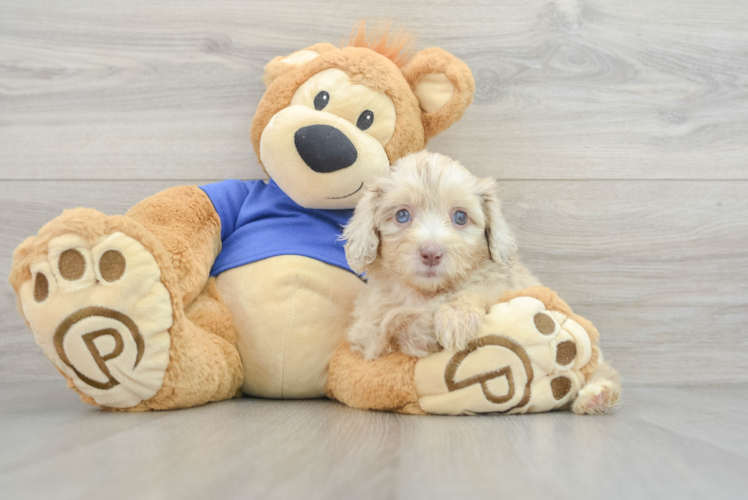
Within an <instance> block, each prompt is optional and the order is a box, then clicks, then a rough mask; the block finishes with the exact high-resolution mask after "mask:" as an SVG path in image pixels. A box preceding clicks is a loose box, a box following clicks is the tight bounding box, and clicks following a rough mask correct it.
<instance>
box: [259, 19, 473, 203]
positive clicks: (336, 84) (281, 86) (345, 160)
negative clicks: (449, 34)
mask: <svg viewBox="0 0 748 500" xmlns="http://www.w3.org/2000/svg"><path fill="white" fill-rule="evenodd" d="M407 44H408V39H407V36H403V35H397V36H395V37H392V36H389V35H388V31H387V30H385V31H383V32H382V33H380V34H378V35H376V36H374V37H367V35H366V31H365V26H364V24H363V23H361V25H360V27H359V28H358V31H354V34H353V35H352V36H351V41H350V43H349V45H348V46H346V47H345V48H336V47H335V46H333V45H331V44H329V43H320V44H316V45H313V46H311V47H308V48H306V49H304V50H299V51H297V52H294V53H293V54H291V55H289V56H286V57H276V58H275V59H273V60H272V61H271V62H270V63H268V65H267V66H266V67H265V75H264V77H263V81H264V82H265V85H267V91H266V92H265V94H264V95H263V97H262V99H261V100H260V103H259V105H258V107H257V113H256V114H255V117H254V120H253V121H252V128H251V138H252V144H253V145H254V148H255V152H256V153H257V157H258V158H259V160H260V163H261V164H262V165H263V167H264V168H265V171H266V172H267V173H268V175H269V176H270V177H272V178H273V180H274V181H275V182H276V183H277V184H278V186H279V187H280V188H281V189H283V191H284V192H285V193H286V194H287V195H288V196H289V197H291V199H292V200H294V201H295V202H296V203H298V204H299V205H301V206H303V207H306V208H322V209H344V208H353V207H354V206H355V205H356V202H357V201H358V199H359V197H360V195H361V189H362V188H363V186H364V184H365V183H366V182H367V181H369V180H370V179H372V178H373V177H375V176H377V175H379V174H381V173H384V172H386V170H387V169H388V168H389V166H390V164H392V163H394V162H395V161H396V160H398V159H399V158H401V157H403V156H405V155H407V154H409V153H414V152H416V151H420V150H422V149H424V148H425V147H426V142H427V141H428V140H429V139H430V138H431V137H433V136H435V135H436V134H438V133H440V132H442V131H444V130H446V129H447V128H448V127H449V126H450V125H452V124H453V123H455V122H456V121H457V120H459V119H460V118H461V117H462V115H463V113H464V112H465V109H466V108H467V107H468V105H470V103H471V102H472V100H473V92H474V90H475V82H474V80H473V76H472V73H471V72H470V69H469V68H468V67H467V65H466V64H465V63H463V62H462V61H461V60H459V59H458V58H456V57H455V56H453V55H452V54H450V53H448V52H446V51H444V50H442V49H438V48H429V49H425V50H422V51H420V52H417V53H416V54H415V55H414V56H413V57H412V58H410V59H409V60H407V62H406V61H405V59H406V58H405V56H404V54H403V53H404V52H407Z"/></svg>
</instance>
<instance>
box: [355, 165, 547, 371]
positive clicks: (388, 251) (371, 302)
mask: <svg viewBox="0 0 748 500" xmlns="http://www.w3.org/2000/svg"><path fill="white" fill-rule="evenodd" d="M343 238H344V239H346V240H348V241H347V243H346V246H345V251H346V257H347V258H348V262H349V264H350V266H351V268H352V269H353V270H354V271H356V272H357V273H364V272H365V273H366V278H367V279H368V286H367V287H366V289H365V290H364V291H363V292H362V293H361V294H360V295H359V297H358V299H357V301H356V307H355V309H354V324H353V326H352V327H351V329H350V331H349V334H348V340H349V342H350V344H351V347H352V348H353V349H354V350H357V351H359V352H361V353H362V354H363V356H364V358H365V359H367V360H373V359H376V358H378V357H380V356H383V355H385V354H387V353H390V352H393V351H401V352H404V353H405V354H409V355H411V356H417V357H423V356H426V355H427V354H429V353H431V352H436V351H438V350H440V347H439V345H441V346H442V347H444V348H448V349H457V350H462V349H464V348H465V347H466V346H467V344H468V342H469V341H470V340H472V339H474V338H475V337H476V333H477V331H478V327H479V326H480V323H481V321H482V318H483V316H484V315H485V314H486V313H487V312H488V309H489V308H490V307H491V306H493V305H494V304H496V302H497V301H498V299H499V297H500V296H501V295H502V294H503V293H504V292H505V291H507V290H517V289H521V288H526V287H529V286H535V285H539V284H540V282H539V281H538V280H537V278H535V277H534V276H533V275H532V274H531V273H530V272H529V271H528V270H527V268H525V266H524V265H522V264H521V263H520V262H519V260H518V258H517V246H516V244H515V240H514V236H513V235H512V232H511V230H510V229H509V227H508V226H507V223H506V221H505V220H504V216H503V215H502V213H501V209H500V206H499V198H498V195H497V185H496V182H495V181H494V180H493V179H480V178H478V177H475V176H474V175H472V174H470V172H468V171H467V169H465V168H464V167H463V166H462V165H460V164H459V163H458V162H456V161H454V160H452V159H450V158H447V157H446V156H443V155H439V154H435V153H429V152H426V151H423V152H420V153H416V154H413V155H410V156H407V157H404V158H402V159H400V160H399V161H398V162H397V163H396V164H395V165H394V166H393V168H392V170H391V172H390V174H389V175H387V176H385V177H382V178H379V179H377V180H375V181H374V182H372V183H370V184H369V185H368V186H367V187H366V191H365V194H364V196H363V198H362V199H361V201H360V202H359V204H358V206H357V207H356V211H355V213H354V215H353V218H352V219H351V221H350V223H349V224H348V225H347V226H346V228H345V230H344V232H343Z"/></svg>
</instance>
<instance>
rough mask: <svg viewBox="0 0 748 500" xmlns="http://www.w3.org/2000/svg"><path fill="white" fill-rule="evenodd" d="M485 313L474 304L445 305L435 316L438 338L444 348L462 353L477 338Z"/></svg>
mask: <svg viewBox="0 0 748 500" xmlns="http://www.w3.org/2000/svg"><path fill="white" fill-rule="evenodd" d="M484 315H485V311H484V310H482V309H479V308H477V307H475V306H473V305H472V304H466V303H454V302H452V303H448V304H444V305H443V306H441V307H440V308H439V310H438V311H437V312H436V314H435V315H434V328H435V330H436V338H437V340H438V341H439V344H441V346H442V347H444V348H445V349H449V350H457V351H462V350H463V349H465V348H466V347H467V344H468V342H470V341H471V340H473V339H474V338H476V335H477V332H478V327H480V324H481V321H482V319H483V316H484Z"/></svg>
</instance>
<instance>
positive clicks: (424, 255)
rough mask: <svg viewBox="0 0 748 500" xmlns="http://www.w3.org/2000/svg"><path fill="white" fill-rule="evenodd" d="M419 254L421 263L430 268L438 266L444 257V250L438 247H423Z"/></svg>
mask: <svg viewBox="0 0 748 500" xmlns="http://www.w3.org/2000/svg"><path fill="white" fill-rule="evenodd" d="M419 252H420V254H421V262H423V263H424V264H425V265H427V266H430V267H434V266H438V265H439V263H440V262H441V261H442V257H443V256H444V249H443V248H442V247H440V246H438V245H431V244H429V245H424V246H422V247H421V249H420V250H419Z"/></svg>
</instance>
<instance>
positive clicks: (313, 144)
mask: <svg viewBox="0 0 748 500" xmlns="http://www.w3.org/2000/svg"><path fill="white" fill-rule="evenodd" d="M294 144H295V145H296V151H298V152H299V156H301V159H302V160H304V163H306V164H307V165H308V166H309V168H311V169H312V170H314V171H315V172H319V173H330V172H335V171H336V170H341V169H344V168H347V167H350V166H351V165H353V164H354V163H355V162H356V158H358V152H357V151H356V146H354V145H353V143H352V142H351V140H350V139H348V137H346V135H345V134H344V133H343V132H341V131H340V130H338V129H336V128H335V127H331V126H330V125H322V124H318V125H309V126H308V127H302V128H300V129H299V130H297V131H296V134H294Z"/></svg>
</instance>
